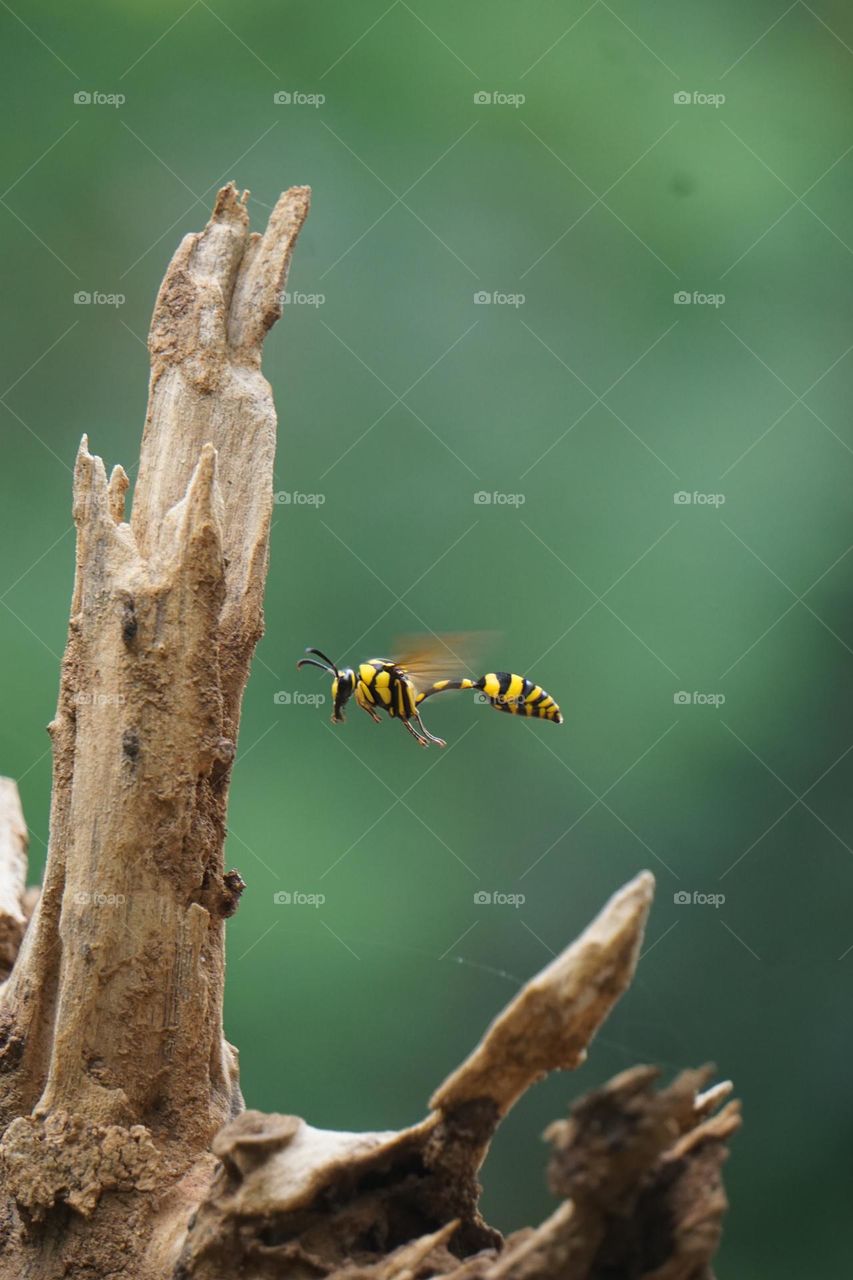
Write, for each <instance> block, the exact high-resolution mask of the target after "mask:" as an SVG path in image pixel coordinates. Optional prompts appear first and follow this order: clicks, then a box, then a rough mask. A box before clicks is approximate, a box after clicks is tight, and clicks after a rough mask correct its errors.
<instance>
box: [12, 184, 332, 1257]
mask: <svg viewBox="0 0 853 1280" xmlns="http://www.w3.org/2000/svg"><path fill="white" fill-rule="evenodd" d="M308 198H309V197H308V191H307V189H305V188H301V187H296V188H293V189H292V190H290V191H288V192H286V193H285V194H284V195H283V196H282V197H281V199H280V200H279V202H278V204H277V205H276V208H275V210H274V211H273V214H272V216H271V218H270V221H269V225H268V227H267V229H266V231H265V232H264V234H263V236H259V235H257V234H252V233H250V231H249V220H248V213H247V209H246V203H245V198H241V197H240V196H239V195H238V193H237V190H236V188H235V187H234V186H233V185H231V186H228V187H225V188H223V190H222V191H220V193H219V196H218V199H217V202H216V207H215V209H214V212H213V216H212V218H211V220H210V222H209V223H208V226H207V228H206V229H205V230H204V231H203V232H202V233H200V234H199V235H190V236H187V237H186V238H185V239H184V241H183V243H182V244H181V246H180V248H179V249H178V251H177V253H176V254H175V257H174V258H173V260H172V263H171V265H170V267H169V270H168V271H167V273H166V277H165V279H164V281H163V285H162V288H161V290H160V294H159V296H158V299H157V304H156V307H155V311H154V318H153V321H152V326H151V337H150V350H151V361H152V372H151V385H150V396H149V406H148V414H147V419H146V425H145V432H144V437H143V443H142V451H141V458H140V469H139V479H138V482H137V486H136V492H135V497H134V504H133V514H132V517H131V518H130V521H129V523H128V522H126V521H125V515H124V496H125V491H126V489H127V487H128V482H127V477H126V476H125V474H124V472H123V471H122V469H121V468H120V467H117V468H115V469H114V471H113V473H112V476H111V478H110V480H109V482H108V480H107V475H106V471H105V469H104V465H103V463H102V462H101V460H100V458H98V457H95V456H93V455H92V454H90V452H89V449H88V444H87V441H86V440H85V439H84V441H83V443H82V445H81V447H80V451H79V454H78V457H77V465H76V468H75V474H74V519H75V523H76V526H77V567H76V577H75V583H74V592H73V598H72V604H71V619H70V624H69V633H68V642H67V647H66V651H65V656H64V659H63V664H62V676H61V686H60V694H59V704H58V708H57V712H56V717H55V719H54V721H53V723H52V725H51V734H52V738H53V748H54V780H53V796H52V810H51V834H50V846H49V852H48V859H47V868H46V872H45V880H44V887H43V892H42V894H41V897H40V900H39V902H38V905H37V906H36V908H35V912H34V915H33V918H32V921H31V923H30V926H29V928H28V930H27V933H26V937H25V941H24V944H23V947H22V949H21V951H20V954H19V956H18V960H17V963H16V964H15V968H14V970H13V973H12V975H11V977H10V978H9V980H8V982H7V983H6V984H5V985H4V987H3V989H2V993H1V994H0V1068H2V1077H0V1119H2V1123H3V1127H4V1133H3V1137H2V1141H0V1176H2V1187H3V1190H5V1192H6V1193H7V1195H8V1196H10V1197H11V1199H12V1201H13V1202H14V1204H15V1205H16V1206H17V1209H18V1210H20V1211H21V1212H22V1213H23V1214H24V1215H25V1217H27V1218H32V1219H39V1218H43V1217H46V1216H47V1215H49V1214H51V1212H52V1211H53V1209H54V1206H60V1205H67V1206H69V1207H70V1208H72V1209H73V1210H75V1211H76V1212H77V1213H79V1214H83V1215H86V1214H91V1213H92V1212H93V1211H94V1209H95V1208H96V1206H97V1204H98V1201H99V1199H100V1198H101V1196H102V1195H104V1194H105V1193H108V1192H110V1191H113V1190H121V1191H124V1192H127V1191H136V1192H140V1193H143V1192H146V1191H148V1190H150V1189H152V1188H153V1187H154V1186H157V1187H158V1188H160V1189H162V1188H163V1187H165V1186H168V1185H169V1182H170V1181H171V1180H174V1179H175V1178H176V1177H179V1176H181V1175H182V1174H183V1173H184V1172H185V1171H186V1169H187V1168H189V1167H190V1166H191V1165H192V1163H193V1162H194V1161H195V1160H196V1159H197V1158H198V1157H199V1156H201V1155H203V1154H204V1153H205V1152H208V1151H209V1148H210V1142H211V1140H212V1138H213V1135H214V1134H215V1132H216V1131H217V1129H219V1128H220V1126H221V1125H222V1124H223V1123H224V1122H225V1121H226V1120H227V1119H228V1118H229V1117H230V1116H232V1115H234V1114H236V1112H237V1111H238V1110H239V1109H240V1108H241V1106H242V1099H241V1097H240V1091H239V1086H238V1082H237V1064H236V1054H235V1052H234V1051H233V1050H232V1048H231V1047H230V1046H229V1045H228V1044H226V1043H225V1041H224V1039H223V1036H222V995H223V982H224V947H223V942H224V927H223V925H224V920H225V918H226V917H227V916H228V915H230V914H231V912H232V911H233V910H234V908H235V906H236V897H237V896H238V894H239V887H240V881H239V878H238V877H234V876H227V875H226V874H225V870H224V866H223V860H222V858H223V855H222V851H223V844H224V836H225V813H226V803H227V794H228V783H229V778H230V770H231V763H232V761H233V758H234V752H235V744H236V740H237V731H238V726H239V717H240V700H241V698H242V694H243V689H244V687H245V683H246V679H247V677H248V673H249V663H250V659H251V655H252V651H253V649H254V645H255V643H256V642H257V640H258V638H259V636H260V635H261V632H262V627H263V616H262V597H263V586H264V578H265V575H266V568H267V556H268V538H269V526H270V517H271V511H272V478H273V457H274V450H275V437H276V415H275V409H274V406H273V400H272V393H271V391H270V387H269V385H268V383H267V382H266V380H265V379H264V377H263V375H262V373H261V371H260V361H261V347H262V343H263V339H264V337H265V335H266V333H267V331H268V329H269V328H270V326H271V325H272V324H273V323H274V321H275V320H276V319H277V318H278V316H279V314H280V310H281V307H280V298H281V291H282V289H283V286H284V280H285V276H286V272H287V267H288V264H289V261H290V255H291V252H292V249H293V244H294V241H295V239H296V236H297V234H298V232H299V229H300V227H301V225H302V222H303V221H304V218H305V216H306V213H307V210H308ZM52 1220H53V1221H55V1218H54V1219H52ZM33 1274H36V1273H35V1272H34V1273H33ZM38 1274H41V1273H38ZM45 1274H48V1272H45Z"/></svg>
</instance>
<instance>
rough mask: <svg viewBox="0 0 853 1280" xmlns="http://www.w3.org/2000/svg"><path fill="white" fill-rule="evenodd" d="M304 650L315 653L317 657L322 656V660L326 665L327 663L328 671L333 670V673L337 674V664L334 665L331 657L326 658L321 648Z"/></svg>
mask: <svg viewBox="0 0 853 1280" xmlns="http://www.w3.org/2000/svg"><path fill="white" fill-rule="evenodd" d="M305 652H306V653H314V654H316V655H317V657H318V658H322V659H323V661H324V662H326V663H328V665H329V670H330V671H334V673H335V675H338V668H337V666H336V665H335V663H334V662H332V659H331V658H327V657H326V655H325V653H323V651H322V649H306V650H305ZM315 665H316V664H315Z"/></svg>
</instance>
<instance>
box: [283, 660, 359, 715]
mask: <svg viewBox="0 0 853 1280" xmlns="http://www.w3.org/2000/svg"><path fill="white" fill-rule="evenodd" d="M305 652H306V653H312V654H315V655H316V656H315V657H313V658H300V659H299V661H298V662H297V664H296V667H297V670H298V669H299V668H300V667H319V668H320V670H321V671H326V672H328V674H329V675H331V676H334V679H333V680H332V724H343V721H344V707H345V706H346V704H347V702H349V700H350V698H351V697H352V695H353V692H354V690H355V672H354V671H353V669H352V667H346V668H345V669H344V670H343V671H339V670H338V668H337V667H336V665H335V664H334V662H332V660H331V658H327V657H326V655H325V653H322V652H321V651H320V650H319V649H306V650H305ZM317 658H320V659H321V661H320V662H318V661H317Z"/></svg>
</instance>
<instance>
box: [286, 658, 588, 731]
mask: <svg viewBox="0 0 853 1280" xmlns="http://www.w3.org/2000/svg"><path fill="white" fill-rule="evenodd" d="M439 643H440V645H441V648H442V649H443V650H444V652H445V655H446V654H447V653H452V649H451V648H450V646H449V645H448V644H447V643H446V642H444V641H440V642H439ZM305 652H306V654H311V655H313V656H312V657H306V658H300V660H299V662H297V664H296V666H297V669H299V668H301V667H319V668H320V670H321V671H325V672H327V673H328V674H329V675H330V676H332V677H333V678H332V724H342V723H343V721H344V718H345V717H344V707H345V706H346V704H347V702H349V700H350V698H351V697H352V695H353V694H355V700H356V703H357V704H358V706H360V707H361V709H362V711H366V712H367V714H368V715H369V716H370V718H371V720H373V721H374V722H375V723H376V724H379V723H380V722H381V721H380V717H379V716H378V715H377V711H385V712H387V714H388V715H389V716H391V718H392V719H395V720H400V721H402V723H403V724H404V725H405V726H406V728H407V730H408V731H409V733H410V734H411V735H412V737H413V738H414V739H415V741H416V742H417V743H419V744H420V746H422V747H427V746H429V744H430V743H431V742H433V743H435V745H436V746H438V747H446V746H447V743H446V742H445V741H444V739H443V738H436V737H435V735H434V734H432V733H430V732H429V730H428V729H427V728H426V726H425V725H424V722H423V720H421V716H420V707H421V704H422V703H423V702H425V701H426V699H427V698H431V697H432V696H433V694H436V693H445V692H447V691H448V690H450V689H478V690H480V692H481V693H482V695H483V699H484V700H485V701H487V702H489V703H490V704H491V705H492V706H493V707H494V708H495V710H496V711H505V712H508V713H509V714H510V715H513V716H527V717H531V718H535V719H537V720H550V721H552V722H553V723H554V724H562V723H563V717H562V715H561V714H560V708H559V707H558V706H557V704H556V702H555V701H554V699H553V698H552V697H551V695H550V694H549V693H546V692H545V690H544V689H543V688H542V687H541V686H540V685H538V684H535V683H534V682H533V681H532V680H530V679H528V678H527V677H526V676H516V675H513V674H512V673H511V672H509V671H491V672H489V673H488V674H487V675H484V676H480V678H479V680H471V679H469V678H468V677H461V678H458V679H452V678H451V679H448V678H444V679H438V680H436V679H432V677H433V676H434V675H435V674H436V673H437V672H438V671H439V670H442V669H444V670H446V669H447V666H448V660H447V657H446V656H445V657H444V658H442V657H441V654H440V653H439V647H438V645H436V646H433V647H427V648H424V649H420V650H413V651H412V652H409V653H405V654H401V656H400V657H399V658H370V659H369V660H368V661H367V662H362V663H360V665H359V666H358V668H357V669H354V668H353V667H344V668H343V669H340V668H339V667H338V666H337V664H336V663H334V662H333V661H332V660H331V658H328V657H326V655H325V654H324V653H323V652H322V651H321V650H320V649H306V650H305ZM318 659H319V661H318ZM427 681H430V683H427Z"/></svg>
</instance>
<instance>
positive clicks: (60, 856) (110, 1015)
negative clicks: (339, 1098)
mask: <svg viewBox="0 0 853 1280" xmlns="http://www.w3.org/2000/svg"><path fill="white" fill-rule="evenodd" d="M307 209H308V192H307V190H306V189H305V188H300V187H296V188H293V189H291V190H290V191H289V192H286V193H285V194H284V195H283V196H282V197H281V199H280V200H279V202H278V204H277V205H276V207H275V209H274V211H273V213H272V216H271V218H270V221H269V225H268V227H267V229H266V231H265V232H264V234H263V235H262V236H259V235H257V234H250V232H249V227H248V215H247V211H246V203H245V197H243V198H241V197H239V196H238V193H237V190H236V188H234V187H233V186H228V187H225V188H223V190H222V191H220V193H219V196H218V198H217V202H216V207H215V209H214V212H213V216H212V218H211V220H210V222H209V224H208V226H207V228H206V229H205V230H204V231H203V232H201V233H200V234H199V235H193V236H188V237H187V238H186V239H185V240H184V242H183V243H182V244H181V246H180V248H179V249H178V251H177V253H176V254H175V257H174V258H173V260H172V263H171V265H170V267H169V269H168V271H167V274H166V277H165V279H164V282H163V286H162V288H161V290H160V293H159V296H158V299H157V304H156V307H155V311H154V318H153V321H152V326H151V335H150V344H149V345H150V351H151V364H152V371H151V386H150V397H149V407H148V414H147V418H146V424H145V431H144V436H143V443H142V453H141V461H140V471H139V479H138V482H137V486H136V491H135V495H134V503H133V512H132V516H131V518H130V520H129V521H127V520H126V519H125V511H124V506H125V496H126V492H127V489H128V480H127V477H126V475H125V473H124V471H123V470H122V469H121V467H116V468H114V469H113V471H112V474H111V476H110V478H109V479H108V478H107V473H106V470H105V468H104V466H103V463H102V462H101V460H100V458H98V457H95V456H93V455H92V454H90V452H89V449H88V445H87V442H86V441H85V439H84V441H83V444H82V445H81V448H80V452H79V454H78V458H77V465H76V469H75V477H74V518H75V522H76V525H77V565H76V575H75V583H74V592H73V597H72V604H71V619H70V624H69V635H68V642H67V647H66V651H65V656H64V659H63V664H62V673H61V684H60V694H59V704H58V708H57V713H56V717H55V719H54V721H53V723H52V725H51V734H52V738H53V747H54V778H53V792H52V801H51V830H50V845H49V851H48V861H47V867H46V871H45V878H44V884H43V887H42V891H41V894H40V895H39V897H38V901H37V903H36V904H35V906H34V907H33V904H32V902H31V898H32V895H29V896H28V895H25V894H24V875H25V869H26V863H25V844H24V830H25V829H24V827H23V820H22V817H21V815H20V809H19V806H17V797H16V793H15V792H14V791H13V790H10V788H9V787H8V786H5V787H4V786H0V940H2V937H3V934H2V929H3V920H4V919H5V920H6V921H7V922H8V928H7V933H6V935H5V936H6V938H7V939H8V943H9V947H8V956H9V963H12V961H13V960H14V967H13V968H12V972H11V974H10V976H9V978H8V980H7V981H6V982H5V983H3V985H2V987H0V1130H2V1136H0V1280H7V1278H8V1280H11V1278H12V1277H18V1276H20V1275H26V1276H27V1278H28V1280H95V1278H96V1277H98V1278H100V1277H104V1280H106V1277H109V1280H224V1278H225V1277H231V1276H233V1277H235V1278H236V1277H245V1278H246V1280H278V1278H279V1277H287V1278H288V1280H325V1277H332V1278H334V1280H368V1277H370V1278H371V1280H428V1278H429V1277H439V1276H441V1277H444V1276H448V1277H451V1276H452V1277H453V1280H601V1278H603V1277H604V1276H605V1275H606V1276H607V1280H708V1277H709V1276H710V1270H709V1267H710V1259H711V1257H712V1256H713V1253H714V1250H715V1248H716V1245H717V1241H718V1238H719V1230H720V1220H721V1216H722V1213H723V1211H724V1209H725V1196H724V1194H723V1191H722V1185H721V1180H720V1168H721V1165H722V1161H723V1159H724V1157H725V1153H726V1142H727V1139H728V1138H729V1136H730V1135H731V1133H732V1132H733V1131H734V1129H735V1127H736V1126H737V1123H738V1113H737V1108H736V1106H735V1104H732V1103H729V1104H727V1105H726V1106H725V1107H724V1108H723V1110H722V1111H717V1107H718V1106H719V1105H720V1103H722V1102H724V1101H725V1098H726V1096H727V1088H728V1087H727V1086H725V1085H719V1086H717V1087H716V1088H714V1089H705V1084H706V1082H707V1079H708V1071H707V1070H705V1071H702V1072H692V1073H691V1072H686V1073H683V1074H682V1075H681V1076H679V1077H678V1078H677V1079H676V1080H675V1081H674V1082H673V1083H672V1084H671V1085H670V1086H668V1087H667V1088H664V1089H661V1090H660V1091H658V1092H655V1090H654V1084H655V1079H656V1073H655V1072H654V1071H653V1070H652V1069H651V1068H645V1067H638V1068H635V1069H634V1070H633V1071H629V1072H625V1073H623V1074H622V1075H621V1076H619V1077H617V1078H616V1079H615V1080H614V1081H611V1083H610V1084H609V1085H607V1086H605V1088H604V1089H600V1090H597V1091H595V1092H594V1093H593V1094H591V1095H589V1096H588V1097H587V1098H585V1099H581V1101H580V1102H578V1103H577V1104H575V1106H574V1107H573V1108H572V1110H571V1113H570V1116H569V1119H568V1120H565V1121H560V1122H558V1123H556V1124H554V1125H552V1126H551V1128H550V1129H549V1131H548V1137H549V1140H550V1141H551V1143H552V1145H553V1148H554V1154H553V1156H552V1161H551V1169H550V1181H551V1186H552V1190H553V1191H554V1192H555V1194H556V1195H557V1196H559V1197H560V1198H561V1200H562V1203H561V1205H560V1206H559V1207H558V1208H557V1209H556V1210H555V1212H554V1213H553V1214H552V1215H551V1217H549V1218H548V1219H547V1220H546V1221H545V1222H544V1223H542V1225H541V1226H539V1227H538V1228H536V1229H535V1230H525V1231H521V1232H517V1233H515V1235H513V1236H511V1237H510V1238H509V1239H508V1240H506V1241H504V1240H503V1239H502V1237H501V1236H500V1233H499V1232H497V1231H496V1230H494V1229H493V1228H492V1227H491V1226H489V1225H488V1224H487V1223H486V1222H485V1221H484V1220H483V1218H482V1216H481V1214H480V1210H479V1194H480V1186H479V1182H478V1172H479V1169H480V1167H481V1165H482V1162H483V1160H484V1158H485V1156H486V1154H487V1151H488V1147H489V1143H490V1140H491V1138H492V1136H493V1134H494V1131H495V1129H496V1127H497V1125H498V1124H499V1123H500V1121H501V1119H502V1118H503V1116H504V1115H505V1114H506V1113H507V1111H508V1110H509V1109H510V1107H511V1106H512V1105H513V1104H514V1102H515V1101H516V1100H517V1098H518V1097H519V1096H520V1095H521V1094H522V1093H523V1092H524V1090H526V1089H527V1088H529V1087H530V1086H531V1085H532V1084H533V1083H534V1082H535V1081H536V1080H538V1079H539V1078H541V1077H542V1076H543V1075H544V1074H545V1073H546V1072H549V1071H553V1070H565V1069H572V1068H573V1067H576V1066H577V1065H579V1063H581V1062H582V1061H583V1059H584V1056H585V1054H586V1052H587V1049H588V1047H589V1044H590V1042H591V1040H592V1038H593V1037H594V1035H595V1033H596V1031H597V1029H598V1027H599V1026H600V1025H601V1023H602V1022H603V1021H604V1019H605V1018H606V1017H607V1015H608V1014H609V1012H610V1010H611V1009H612V1007H613V1005H614V1003H615V1002H616V1000H617V999H618V998H619V997H620V996H621V995H622V993H623V992H624V991H625V990H626V989H627V987H628V986H629V984H630V982H631V978H632V975H633V972H634V968H635V965H636V963H637V958H638V955H639V950H640V946H641V942H642V937H643V930H644V927H645V923H646V918H647V915H648V912H649V909H650V906H651V901H652V894H653V888H654V881H653V878H652V876H651V875H650V874H649V873H648V872H643V873H642V874H640V875H639V876H637V877H636V878H635V879H634V880H633V881H632V882H631V883H630V884H628V885H626V886H625V887H624V888H623V889H622V890H620V891H619V892H618V893H617V894H615V895H614V897H613V898H612V899H611V900H610V902H609V903H607V904H606V906H605V907H604V908H603V910H602V911H601V913H600V914H599V916H598V917H597V918H596V920H594V921H593V922H592V924H591V925H590V926H589V927H588V928H587V929H586V930H585V931H584V933H583V934H582V935H581V937H580V938H579V939H578V940H577V941H576V942H575V943H574V944H573V945H572V946H570V947H569V948H568V949H567V950H566V951H565V952H564V953H563V954H562V955H560V956H559V957H558V958H557V959H556V960H554V961H553V963H552V964H550V965H548V967H547V968H546V969H544V970H543V971H542V972H541V973H540V974H539V975H538V976H536V977H535V978H533V979H532V980H531V981H530V982H529V983H527V985H526V986H525V987H524V988H523V989H522V990H521V991H520V992H519V994H518V995H517V996H516V997H515V999H514V1000H513V1001H512V1002H511V1003H510V1005H509V1006H508V1007H507V1009H506V1010H505V1011H504V1012H503V1013H502V1014H500V1016H499V1017H497V1018H496V1019H495V1020H494V1022H493V1023H492V1025H491V1026H490V1027H489V1028H488V1030H487V1031H486V1033H485V1035H484V1037H483V1039H482V1041H481V1042H480V1044H479V1045H478V1046H477V1047H476V1048H475V1049H474V1050H473V1052H472V1053H471V1055H470V1056H469V1057H468V1059H467V1060H466V1061H465V1062H464V1063H463V1064H462V1065H461V1066H460V1067H459V1068H457V1069H456V1070H455V1071H453V1072H452V1073H451V1074H450V1075H449V1076H448V1078H447V1079H446V1080H445V1082H444V1083H443V1084H442V1085H441V1086H440V1087H439V1089H438V1090H437V1091H436V1092H435V1094H434V1096H433V1098H432V1099H431V1102H430V1109H429V1113H428V1114H427V1116H426V1118H425V1119H424V1120H422V1121H421V1122H420V1123H418V1124H416V1125H414V1126H412V1127H411V1128H408V1129H404V1130H402V1131H400V1132H384V1133H363V1134H362V1133H330V1132H324V1131H321V1130H317V1129H315V1128H313V1127H312V1126H310V1125H308V1124H307V1123H306V1122H305V1121H304V1120H302V1119H300V1118H299V1117H296V1116H288V1115H263V1114H261V1113H259V1112H256V1111H244V1110H243V1102H242V1097H241V1094H240V1089H239V1085H238V1080H237V1063H236V1051H235V1050H233V1049H232V1048H231V1046H230V1045H228V1044H227V1043H226V1042H225V1040H224V1038H223V1034H222V996H223V982H224V932H225V921H226V919H227V917H228V916H230V915H231V914H232V913H233V912H234V910H235V909H236V908H237V905H238V902H239V897H240V893H241V891H242V889H243V887H244V886H243V882H242V880H241V879H240V876H239V874H238V873H237V872H236V871H230V872H226V871H225V869H224V864H223V842H224V835H225V820H226V805H227V796H228V785H229V780H230V772H231V764H232V761H233V758H234V753H235V746H236V742H237V734H238V728H239V718H240V701H241V697H242V693H243V689H244V687H245V683H246V680H247V677H248V673H249V664H250V661H251V656H252V652H253V649H254V645H255V643H256V642H257V639H258V638H259V636H260V634H261V629H262V625H263V620H262V595H263V586H264V579H265V575H266V567H267V555H268V535H269V524H270V513H271V502H272V464H273V452H274V447H275V412H274V408H273V404H272V396H271V392H270V388H269V386H268V385H267V383H266V381H265V380H264V378H263V376H262V374H261V371H260V360H261V347H262V343H263V339H264V335H265V334H266V332H267V330H268V329H269V327H270V326H271V325H272V323H273V322H274V321H275V320H276V319H277V317H278V315H279V310H280V295H281V290H282V287H283V283H284V279H285V275H286V271H287V266H288V263H289V259H290V254H291V251H292V248H293V244H294V241H295V239H296V236H297V234H298V232H299V229H300V227H301V225H302V222H303V220H304V218H305V216H306V213H307ZM30 910H32V918H31V919H30V922H29V925H28V926H26V928H25V925H26V920H27V917H28V914H29V912H30ZM4 912H5V917H4V915H3V913H4ZM21 936H22V937H23V940H22V941H21ZM19 944H20V946H19ZM18 946H19V949H18V952H17V959H15V957H14V951H15V949H16V948H18ZM703 1090H704V1092H703Z"/></svg>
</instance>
